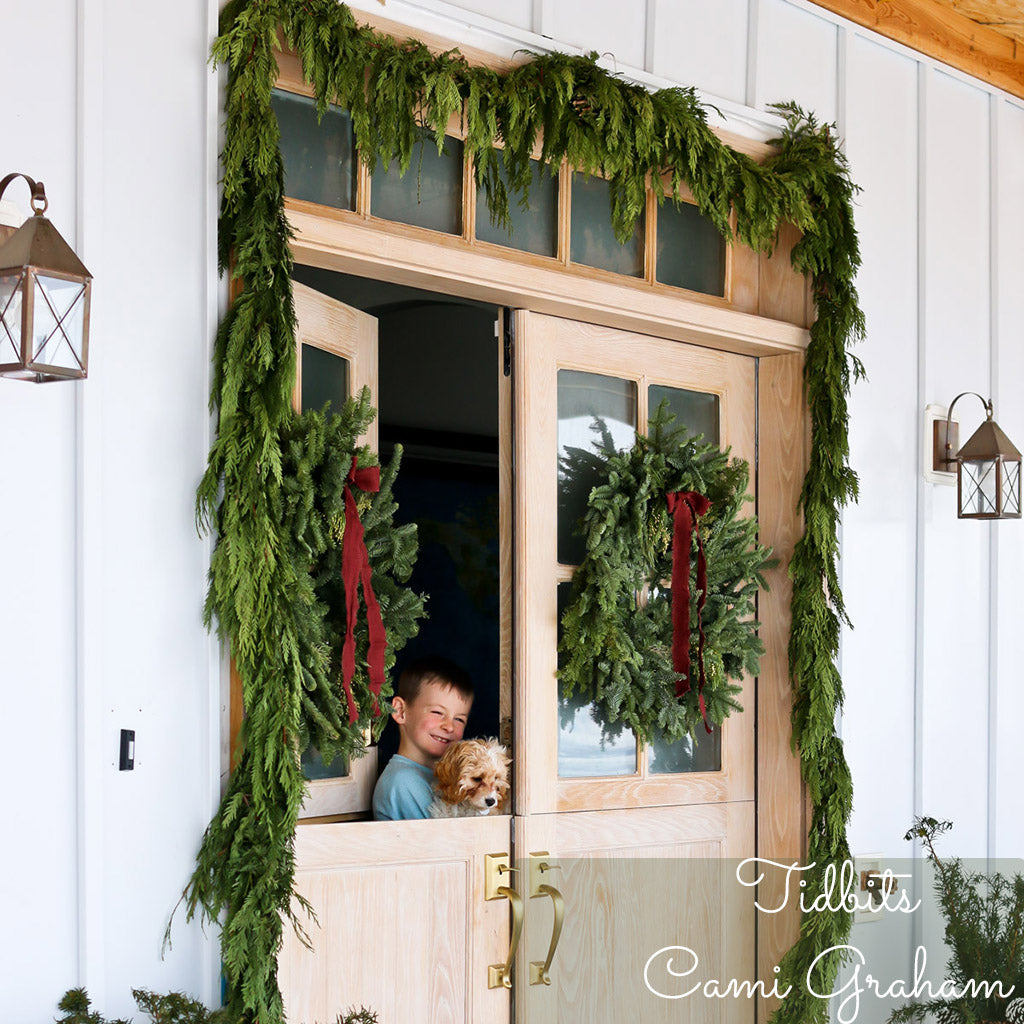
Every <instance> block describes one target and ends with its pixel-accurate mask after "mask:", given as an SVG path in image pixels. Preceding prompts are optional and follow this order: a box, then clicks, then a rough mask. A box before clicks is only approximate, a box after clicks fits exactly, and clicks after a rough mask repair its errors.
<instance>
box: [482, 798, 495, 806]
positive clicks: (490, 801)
mask: <svg viewBox="0 0 1024 1024" xmlns="http://www.w3.org/2000/svg"><path fill="white" fill-rule="evenodd" d="M497 802H498V801H497V800H495V799H494V797H493V796H489V797H487V798H486V799H485V800H484V803H485V804H487V806H488V807H493V806H494V805H495V804H496V803H497Z"/></svg>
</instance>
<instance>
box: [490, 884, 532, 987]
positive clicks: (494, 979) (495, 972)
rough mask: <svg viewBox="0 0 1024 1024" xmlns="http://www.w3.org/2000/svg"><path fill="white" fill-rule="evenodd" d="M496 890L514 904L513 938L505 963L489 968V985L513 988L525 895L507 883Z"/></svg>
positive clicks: (498, 894)
mask: <svg viewBox="0 0 1024 1024" xmlns="http://www.w3.org/2000/svg"><path fill="white" fill-rule="evenodd" d="M513 870H514V869H513ZM495 892H496V894H497V896H499V897H500V896H504V897H506V898H507V899H508V901H509V903H510V904H511V906H512V939H511V941H510V942H509V944H508V959H507V960H506V961H505V962H504V963H503V964H491V965H490V966H489V967H488V968H487V987H488V988H511V987H512V961H513V960H515V958H516V950H517V949H519V940H520V939H521V938H522V935H523V897H522V896H520V895H519V893H517V892H516V891H515V889H512V888H510V887H509V886H507V885H501V886H498V888H497V889H496V890H495Z"/></svg>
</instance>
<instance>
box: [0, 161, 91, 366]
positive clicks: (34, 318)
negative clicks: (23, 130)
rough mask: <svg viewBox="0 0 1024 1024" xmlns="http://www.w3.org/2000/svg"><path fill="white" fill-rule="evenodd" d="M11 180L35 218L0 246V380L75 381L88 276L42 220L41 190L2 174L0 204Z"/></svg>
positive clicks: (83, 347)
mask: <svg viewBox="0 0 1024 1024" xmlns="http://www.w3.org/2000/svg"><path fill="white" fill-rule="evenodd" d="M15 178H24V179H25V181H27V182H28V186H29V188H30V189H31V190H32V210H33V212H34V213H35V216H34V217H29V219H28V220H27V221H25V223H24V224H22V226H21V227H20V228H18V229H17V230H16V231H14V233H13V234H10V237H8V238H7V239H6V241H3V242H2V244H0V377H14V378H15V379H17V380H32V381H36V382H37V383H39V382H42V381H48V380H79V379H81V378H83V377H85V375H86V371H87V369H88V362H89V299H90V293H91V291H92V275H91V274H90V273H89V271H88V270H86V269H85V267H84V266H82V261H81V260H80V259H79V258H78V257H77V256H76V255H75V253H74V251H73V250H72V248H71V246H69V245H68V243H67V242H65V241H64V239H63V238H61V237H60V234H59V233H58V231H57V229H56V228H55V227H54V226H53V225H52V224H51V223H50V222H49V221H48V220H47V219H46V218H45V217H44V216H43V214H44V213H45V212H46V207H47V205H48V204H47V201H46V192H45V191H44V189H43V184H42V182H36V181H33V180H32V179H31V178H30V177H28V175H25V174H8V175H7V177H6V178H4V179H3V181H0V199H2V198H3V194H4V190H5V189H6V188H7V186H8V185H9V184H10V183H11V182H12V181H13V180H14V179H15ZM9 231H10V229H4V228H0V232H3V233H4V234H7V233H9ZM0 238H3V235H2V234H0Z"/></svg>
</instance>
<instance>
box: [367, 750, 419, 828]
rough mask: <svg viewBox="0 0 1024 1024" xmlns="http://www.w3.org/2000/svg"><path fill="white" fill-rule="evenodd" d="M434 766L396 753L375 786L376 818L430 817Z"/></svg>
mask: <svg viewBox="0 0 1024 1024" xmlns="http://www.w3.org/2000/svg"><path fill="white" fill-rule="evenodd" d="M433 784H434V769H433V768H428V767H427V766H426V765H424V764H417V763H416V762H415V761H413V760H411V759H410V758H408V757H403V756H402V755H401V754H395V756H394V757H393V758H391V760H390V761H388V766H387V768H385V769H384V771H383V772H381V776H380V778H379V779H378V780H377V785H376V787H375V788H374V790H373V817H374V820H375V821H407V820H408V819H410V818H427V817H429V815H428V814H427V808H428V807H429V806H430V802H431V800H433V799H434V790H433Z"/></svg>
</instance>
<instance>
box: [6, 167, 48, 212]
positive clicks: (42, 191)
mask: <svg viewBox="0 0 1024 1024" xmlns="http://www.w3.org/2000/svg"><path fill="white" fill-rule="evenodd" d="M15 178H24V179H25V181H27V182H28V187H29V189H30V190H31V192H32V199H31V203H32V212H33V213H37V214H44V213H46V210H47V207H48V206H49V205H50V202H49V200H48V199H47V198H46V188H45V186H44V185H43V183H42V182H41V181H36V180H35V179H34V178H30V177H29V176H28V175H27V174H22V173H21V172H20V171H15V172H14V173H13V174H8V175H7V177H6V178H4V179H3V180H2V181H0V199H3V197H4V192H6V191H7V186H8V185H10V183H11V182H12V181H14V179H15Z"/></svg>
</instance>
